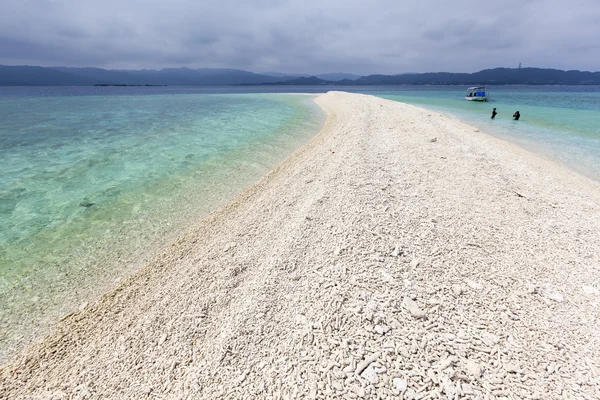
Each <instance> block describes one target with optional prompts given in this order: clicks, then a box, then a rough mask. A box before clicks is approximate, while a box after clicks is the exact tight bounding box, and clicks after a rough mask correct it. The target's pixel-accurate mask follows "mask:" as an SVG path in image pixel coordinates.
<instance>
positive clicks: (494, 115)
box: [492, 108, 498, 119]
mask: <svg viewBox="0 0 600 400" xmlns="http://www.w3.org/2000/svg"><path fill="white" fill-rule="evenodd" d="M496 114H498V113H497V112H496V109H495V108H494V110H493V111H492V119H494V118H496Z"/></svg>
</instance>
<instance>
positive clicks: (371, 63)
mask: <svg viewBox="0 0 600 400" xmlns="http://www.w3.org/2000/svg"><path fill="white" fill-rule="evenodd" d="M0 8H1V9H2V13H1V14H0V64H15V63H30V64H40V65H58V64H62V65H75V66H82V65H93V66H99V67H108V68H161V67H177V66H188V67H231V68H244V69H250V70H254V71H265V70H280V71H282V72H307V73H319V72H330V71H346V72H354V73H359V74H368V73H398V72H406V71H439V70H443V71H465V72H469V71H475V70H479V69H483V68H489V67H495V66H516V65H517V64H518V63H519V62H523V63H524V64H526V65H530V66H540V67H559V68H568V69H591V70H598V69H599V68H598V66H599V65H600V54H599V53H598V51H594V50H597V49H598V45H597V37H600V27H599V24H598V23H597V21H598V18H600V3H598V2H597V0H571V1H570V2H568V3H567V2H564V1H562V0H529V1H527V0H525V1H523V0H504V1H502V2H500V1H496V2H481V1H476V0H454V1H452V2H447V1H433V0H405V1H403V2H398V1H397V0H371V1H369V2H365V1H358V0H345V1H342V0H330V1H327V2H323V1H322V0H304V1H302V2H298V1H294V2H289V1H283V0H249V1H246V2H241V1H236V0H203V1H196V0H171V1H169V2H167V1H164V0H129V1H122V0H104V1H99V0H98V1H95V0H88V1H76V0H54V1H49V0H43V1H42V0H20V1H12V0H0ZM465 55H468V61H467V60H466V57H465Z"/></svg>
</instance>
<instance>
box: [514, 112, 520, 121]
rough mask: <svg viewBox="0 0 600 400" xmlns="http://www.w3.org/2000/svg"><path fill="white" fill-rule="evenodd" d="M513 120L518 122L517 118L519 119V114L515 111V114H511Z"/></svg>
mask: <svg viewBox="0 0 600 400" xmlns="http://www.w3.org/2000/svg"><path fill="white" fill-rule="evenodd" d="M513 118H514V119H515V121H518V120H519V118H521V113H520V112H518V111H517V112H515V113H514V114H513Z"/></svg>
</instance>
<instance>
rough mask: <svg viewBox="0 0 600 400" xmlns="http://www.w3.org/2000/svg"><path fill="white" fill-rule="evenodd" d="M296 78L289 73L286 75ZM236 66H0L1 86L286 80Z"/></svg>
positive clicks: (180, 83) (179, 83)
mask: <svg viewBox="0 0 600 400" xmlns="http://www.w3.org/2000/svg"><path fill="white" fill-rule="evenodd" d="M293 78H296V77H295V76H294V77H290V78H289V79H293ZM285 80H286V78H285V77H275V76H268V75H262V74H255V73H253V72H248V71H243V70H237V69H216V68H199V69H190V68H165V69H161V70H148V69H143V70H106V69H102V68H73V67H29V66H0V86H65V85H71V86H81V85H95V84H117V85H181V86H207V85H239V84H260V83H268V82H277V81H285Z"/></svg>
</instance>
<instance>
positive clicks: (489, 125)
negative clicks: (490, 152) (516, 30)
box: [372, 86, 600, 181]
mask: <svg viewBox="0 0 600 400" xmlns="http://www.w3.org/2000/svg"><path fill="white" fill-rule="evenodd" d="M462 89H463V88H459V87H427V88H422V89H420V90H414V89H413V90H380V91H376V92H373V93H372V94H376V95H379V96H381V97H384V98H387V99H390V100H396V101H402V102H406V103H409V104H414V105H419V106H423V107H426V108H429V109H433V110H437V111H440V112H443V113H445V114H449V115H452V116H454V117H456V118H458V119H460V120H462V121H464V122H467V123H469V124H471V125H474V126H476V127H478V128H480V129H481V130H482V131H484V132H487V133H490V134H492V135H494V136H497V137H499V138H502V139H505V140H508V141H510V142H513V143H516V144H518V145H520V146H521V147H524V148H525V149H527V150H530V151H532V152H534V153H537V154H540V155H542V156H544V157H547V158H551V159H553V160H555V161H558V162H560V163H562V164H564V165H566V166H567V167H569V168H570V169H572V170H575V171H577V172H579V173H580V174H582V175H585V176H587V177H589V178H591V179H594V180H596V181H600V88H598V87H597V86H559V87H556V86H541V87H538V86H533V87H532V86H505V87H493V86H492V87H491V96H492V101H491V102H489V103H478V102H472V101H466V100H464V92H463V91H462ZM494 107H496V108H497V111H498V115H497V116H496V118H495V119H494V120H492V119H491V118H490V117H491V113H492V109H493V108H494ZM517 110H518V111H520V113H521V118H520V120H519V121H514V120H513V119H512V115H513V113H514V112H515V111H517Z"/></svg>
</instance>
